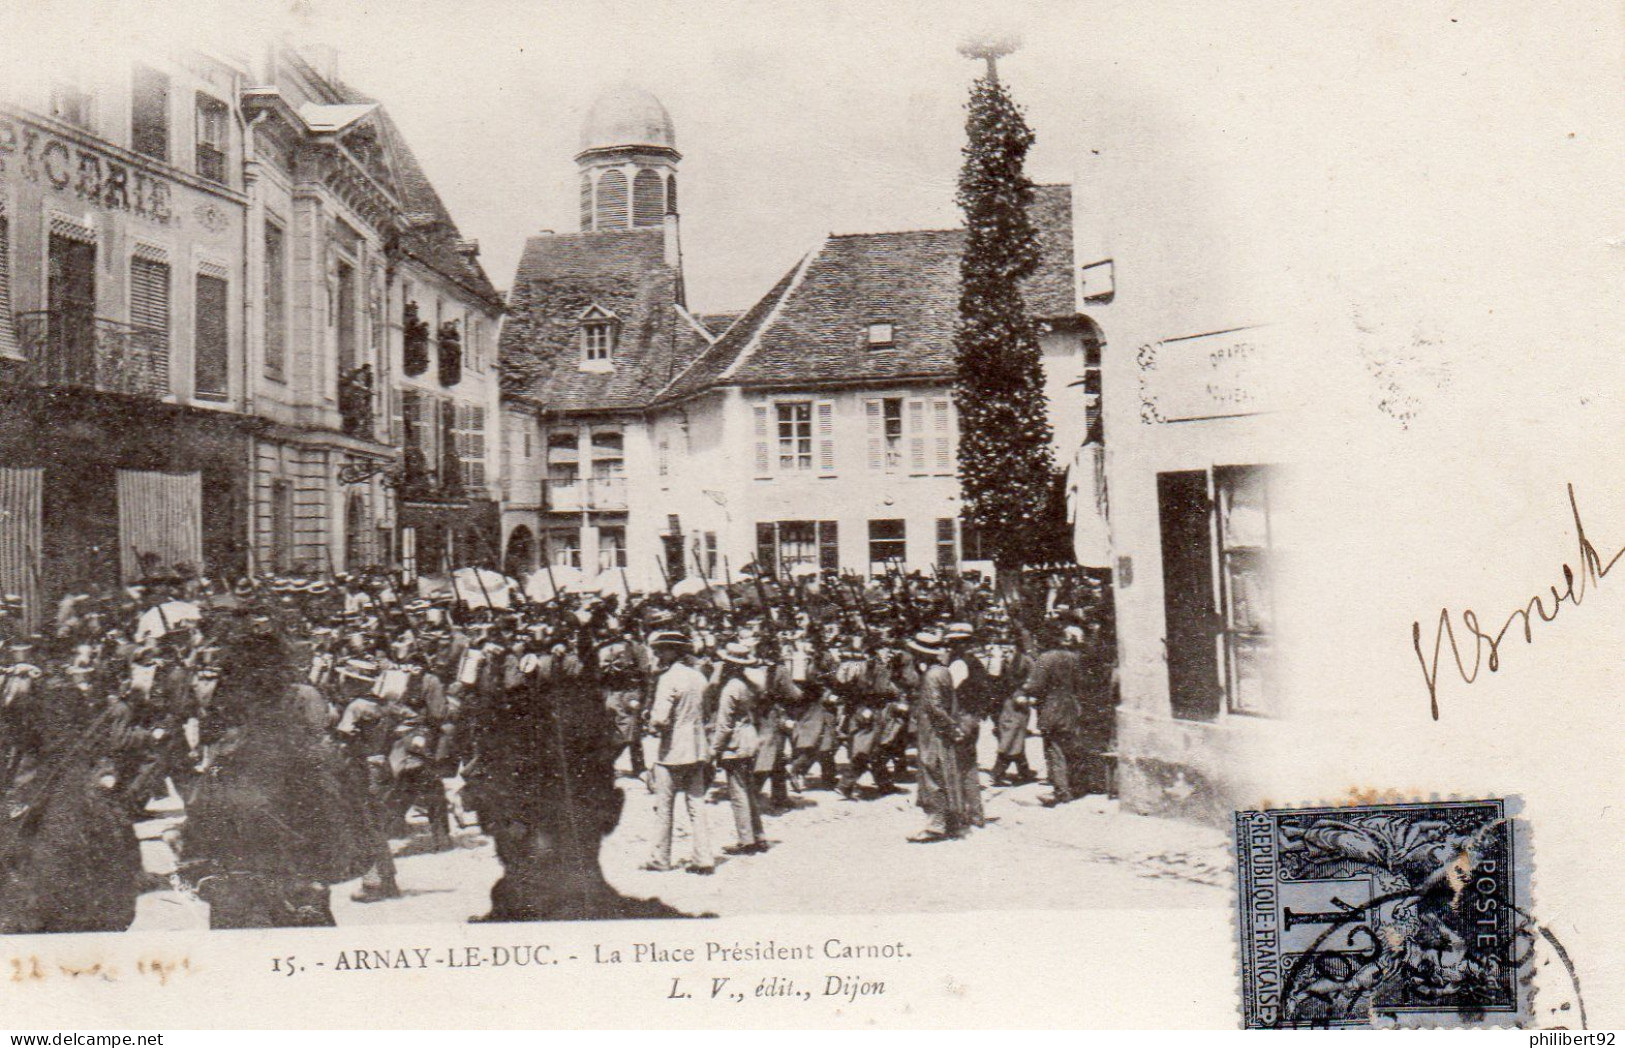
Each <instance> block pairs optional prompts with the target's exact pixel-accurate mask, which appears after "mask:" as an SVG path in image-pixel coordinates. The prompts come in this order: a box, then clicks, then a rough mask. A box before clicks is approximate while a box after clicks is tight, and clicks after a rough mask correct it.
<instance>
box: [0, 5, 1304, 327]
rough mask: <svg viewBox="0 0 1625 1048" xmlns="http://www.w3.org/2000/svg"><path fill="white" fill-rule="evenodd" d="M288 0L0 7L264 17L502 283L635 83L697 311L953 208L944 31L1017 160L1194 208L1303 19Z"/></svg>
mask: <svg viewBox="0 0 1625 1048" xmlns="http://www.w3.org/2000/svg"><path fill="white" fill-rule="evenodd" d="M307 6H308V12H309V13H308V16H307V17H306V18H304V19H303V20H295V19H292V18H291V17H289V16H288V15H287V14H286V13H285V12H286V8H285V7H284V6H283V5H282V4H281V3H280V2H270V3H267V2H265V0H213V2H205V0H145V2H141V3H136V2H135V0H129V2H117V0H30V3H29V4H28V5H26V6H25V7H21V8H13V9H11V11H10V12H9V13H10V14H11V15H12V16H13V17H19V16H20V13H21V12H25V11H26V16H27V17H31V18H33V19H34V20H36V21H39V22H42V23H48V24H49V26H50V28H51V30H52V32H53V33H54V34H55V35H56V39H55V40H54V41H52V42H50V43H48V44H47V45H46V46H45V47H44V48H43V50H44V51H47V52H49V51H53V50H54V51H58V52H73V53H77V54H84V53H87V52H90V53H93V52H94V50H95V48H97V47H101V48H106V47H108V46H111V45H110V43H109V41H118V40H122V39H124V38H125V36H126V35H128V34H131V33H133V34H144V35H146V36H148V37H149V38H152V37H155V38H160V39H173V40H177V41H183V42H185V41H198V42H204V43H209V42H214V41H227V42H228V44H229V46H238V47H243V46H245V45H246V44H247V42H248V41H249V40H250V39H251V34H264V33H271V32H278V31H285V30H287V29H290V28H298V29H299V30H300V31H301V32H302V33H304V34H305V35H306V36H307V37H309V38H311V39H315V40H318V41H320V42H323V43H326V44H328V45H331V46H333V47H336V48H337V49H338V51H339V69H340V74H341V76H342V77H343V78H344V79H346V80H347V81H349V82H351V83H352V84H354V85H355V86H356V87H358V88H360V89H362V90H364V91H366V92H367V93H369V94H371V95H372V96H373V97H376V98H379V99H380V100H382V101H383V103H384V104H385V105H386V106H387V107H388V109H389V110H390V112H391V114H392V115H393V116H394V118H395V120H396V121H397V122H398V123H399V124H400V126H401V127H402V128H403V130H404V131H405V133H406V135H407V136H408V139H409V140H410V142H411V143H412V146H413V149H414V150H415V152H416V153H417V154H418V157H419V159H420V160H421V162H422V163H423V165H424V167H425V168H426V170H427V171H428V173H429V176H430V178H431V179H432V180H433V181H434V183H435V185H436V186H437V188H438V189H439V190H440V192H441V194H442V196H443V197H444V199H445V201H446V203H447V204H448V206H449V207H450V209H451V211H452V213H453V215H454V217H455V218H456V220H457V221H458V223H459V225H460V227H461V228H462V230H463V232H464V234H465V235H466V236H469V237H473V238H476V239H478V240H479V241H480V243H481V245H482V258H483V261H484V263H485V265H486V267H487V269H488V271H489V273H490V275H491V277H492V279H493V281H494V282H495V283H496V284H497V285H498V286H499V287H504V288H505V287H507V286H508V285H509V284H510V283H511V281H512V276H513V271H514V268H515V265H516V263H517V260H518V256H519V252H520V250H521V249H522V246H523V243H524V238H525V237H526V236H527V235H529V234H532V233H535V232H538V231H540V230H544V229H552V230H557V231H560V232H566V231H572V230H574V229H575V228H576V225H577V198H576V193H577V189H576V181H575V177H574V175H575V170H576V169H575V165H574V160H573V157H574V154H575V152H576V148H577V139H578V135H579V132H580V126H581V123H582V119H583V117H584V115H585V113H586V111H587V109H588V107H589V106H590V105H591V103H592V101H593V99H594V98H595V97H596V96H597V95H598V94H599V93H600V92H602V91H604V90H606V89H607V88H609V87H611V86H613V85H615V84H617V83H621V82H627V81H629V82H631V83H634V84H636V85H638V86H641V87H644V88H646V89H647V90H649V91H651V92H653V93H654V94H655V95H656V96H657V97H659V98H660V99H661V100H662V101H663V102H664V103H665V105H666V107H667V109H668V110H669V111H670V112H671V114H672V118H673V120H674V122H675V126H676V132H677V140H678V147H679V149H680V150H681V151H682V152H683V154H684V160H683V162H682V166H681V184H682V211H683V215H682V218H683V242H684V249H685V263H686V269H687V276H688V287H689V290H690V298H691V301H692V302H693V303H694V304H695V305H696V306H697V307H698V308H701V309H705V310H723V309H742V308H744V307H746V306H748V305H749V304H750V303H751V302H753V301H754V300H755V299H756V298H757V297H758V296H759V295H760V294H761V293H763V292H764V291H765V290H766V289H767V288H768V287H770V286H771V285H772V284H773V283H774V282H775V281H776V280H777V278H778V277H779V276H780V275H781V274H783V273H784V272H785V271H786V270H788V269H789V268H790V267H791V266H793V265H794V264H795V262H796V261H797V259H798V258H799V257H800V256H801V255H802V254H803V253H804V252H806V251H807V250H808V249H809V248H810V247H811V246H812V245H813V243H814V242H815V241H816V239H817V238H818V237H820V236H822V235H824V234H827V233H831V232H836V233H846V232H870V231H881V230H895V229H919V228H943V227H947V226H953V225H957V224H958V222H959V214H958V210H957V208H956V206H955V204H954V201H953V193H954V186H955V179H956V175H957V171H958V167H959V162H960V147H961V145H962V143H963V140H964V103H965V99H966V97H967V93H968V90H969V87H970V84H971V81H972V80H973V78H974V77H975V76H976V75H978V74H979V72H980V71H981V64H980V63H979V62H975V61H972V60H968V59H966V58H964V57H962V56H961V55H960V54H959V53H958V46H959V45H960V44H961V43H962V42H963V41H964V40H966V39H967V38H968V37H970V36H972V35H975V34H978V33H986V32H989V31H994V32H998V33H1001V34H1015V35H1017V36H1019V38H1020V39H1021V41H1022V47H1021V49H1020V50H1019V51H1018V52H1017V53H1015V54H1014V55H1012V56H1010V57H1008V58H1007V59H1005V60H1004V61H1003V63H1002V66H1001V70H1002V75H1003V77H1004V79H1005V81H1006V82H1007V83H1008V84H1009V86H1010V88H1011V90H1012V92H1013V94H1014V95H1015V97H1016V99H1017V100H1018V101H1019V102H1020V103H1021V104H1022V105H1024V106H1025V107H1026V109H1027V114H1028V119H1029V122H1030V123H1031V125H1032V126H1033V128H1034V130H1035V131H1036V133H1037V144H1036V146H1035V147H1034V149H1033V151H1032V153H1031V155H1030V157H1029V168H1028V169H1029V173H1030V174H1031V175H1032V176H1033V177H1034V178H1035V179H1037V180H1039V181H1043V182H1064V181H1072V180H1073V178H1074V176H1075V174H1076V173H1077V172H1078V171H1079V169H1080V165H1083V164H1086V163H1088V162H1097V163H1099V162H1105V163H1115V164H1118V165H1119V168H1120V170H1124V171H1128V172H1131V173H1132V176H1131V177H1132V178H1134V179H1135V180H1137V181H1139V182H1140V183H1142V184H1147V183H1150V184H1160V185H1166V186H1167V187H1168V188H1169V189H1170V191H1171V192H1172V194H1173V195H1174V196H1176V197H1177V196H1181V195H1183V196H1186V197H1189V198H1191V199H1193V200H1195V201H1197V202H1198V203H1199V204H1200V205H1202V206H1206V205H1207V204H1208V203H1209V200H1208V199H1207V197H1208V194H1210V193H1211V192H1213V191H1214V190H1213V188H1212V187H1213V186H1216V185H1219V184H1220V183H1222V182H1223V181H1225V179H1226V177H1227V176H1225V175H1223V174H1219V173H1217V172H1221V171H1222V170H1223V169H1224V167H1225V165H1226V164H1227V163H1231V162H1233V161H1234V160H1235V159H1236V158H1237V157H1238V156H1240V155H1242V154H1243V153H1245V152H1246V151H1247V150H1249V149H1252V148H1253V146H1254V145H1256V144H1257V135H1256V134H1255V132H1256V131H1257V130H1258V129H1263V130H1264V131H1265V135H1264V137H1265V138H1266V139H1267V138H1268V137H1269V136H1270V134H1272V133H1274V132H1271V131H1270V129H1271V128H1276V129H1277V130H1278V129H1279V126H1280V121H1279V119H1278V118H1277V115H1276V114H1278V113H1279V111H1280V105H1279V102H1280V101H1281V100H1282V99H1283V98H1284V97H1287V96H1288V95H1289V94H1290V92H1291V91H1292V90H1293V87H1292V85H1291V84H1290V82H1289V80H1287V79H1283V78H1280V77H1274V78H1273V82H1267V81H1271V80H1272V76H1271V70H1272V69H1274V68H1275V66H1276V65H1277V64H1278V62H1279V59H1280V58H1281V57H1282V54H1283V48H1282V44H1281V40H1280V37H1281V34H1282V33H1285V34H1286V36H1287V37H1289V38H1290V37H1292V36H1294V35H1296V36H1297V37H1299V38H1300V44H1301V42H1302V40H1305V39H1312V38H1313V35H1312V34H1313V27H1312V26H1310V25H1309V24H1308V23H1307V22H1305V23H1304V24H1303V25H1302V26H1299V25H1297V22H1298V21H1301V20H1300V19H1297V18H1296V16H1295V15H1294V14H1293V12H1294V10H1295V8H1294V7H1293V6H1292V5H1283V4H1265V3H1258V2H1254V0H1247V2H1245V3H1241V4H1223V5H1216V4H1211V3H1207V2H1201V3H1196V2H1189V0H1169V2H1165V3H1159V4H1155V5H1147V4H1141V3H1129V2H1125V0H1005V2H1002V3H999V4H997V5H992V4H987V3H985V2H968V0H778V2H765V0H707V2H704V3H696V2H676V0H591V2H588V0H555V2H551V3H538V2H525V0H389V2H388V3H384V2H379V0H307ZM4 11H6V8H5V7H4V5H0V12H4ZM990 12H993V13H992V14H990ZM1261 19H1262V20H1264V22H1269V23H1272V25H1264V23H1263V22H1261V21H1260V20H1261ZM1253 25H1261V26H1263V28H1262V29H1260V31H1258V32H1254V31H1251V30H1250V28H1249V27H1250V26H1253ZM1300 29H1302V30H1303V31H1302V32H1299V30H1300ZM1288 57H1290V56H1288ZM1148 131H1150V132H1152V133H1150V134H1148V133H1147V132H1148ZM1229 181H1231V182H1236V181H1244V179H1237V178H1229ZM1198 182H1199V183H1200V185H1198V184H1197V183H1198Z"/></svg>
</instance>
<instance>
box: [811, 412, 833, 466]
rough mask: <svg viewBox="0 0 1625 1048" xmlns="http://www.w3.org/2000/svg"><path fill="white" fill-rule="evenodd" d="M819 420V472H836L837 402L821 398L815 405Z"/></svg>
mask: <svg viewBox="0 0 1625 1048" xmlns="http://www.w3.org/2000/svg"><path fill="white" fill-rule="evenodd" d="M813 413H814V415H815V416H816V418H817V420H818V472H820V473H834V472H835V402H834V401H833V400H820V401H818V403H817V404H815V405H813Z"/></svg>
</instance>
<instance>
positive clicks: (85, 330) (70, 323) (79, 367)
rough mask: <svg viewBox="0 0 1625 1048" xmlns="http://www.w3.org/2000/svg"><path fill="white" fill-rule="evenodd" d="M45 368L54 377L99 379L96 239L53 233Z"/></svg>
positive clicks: (76, 381)
mask: <svg viewBox="0 0 1625 1048" xmlns="http://www.w3.org/2000/svg"><path fill="white" fill-rule="evenodd" d="M48 267H49V272H48V276H47V280H46V308H47V309H49V310H50V313H49V321H50V326H49V328H48V331H47V336H46V338H47V347H46V354H47V358H46V360H45V362H44V363H45V373H46V375H47V376H48V377H49V379H50V381H52V382H61V383H64V384H67V385H79V386H92V387H94V386H95V384H96V364H97V361H96V245H95V244H94V243H91V242H89V241H85V240H80V239H78V238H77V237H72V236H64V235H62V234H61V233H52V234H51V241H50V256H49V261H48Z"/></svg>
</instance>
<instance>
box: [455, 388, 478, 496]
mask: <svg viewBox="0 0 1625 1048" xmlns="http://www.w3.org/2000/svg"><path fill="white" fill-rule="evenodd" d="M457 422H458V432H457V457H458V458H459V459H460V460H461V461H462V473H463V487H464V488H465V489H466V490H467V491H468V492H469V493H470V494H475V493H477V492H478V491H479V489H481V488H483V487H485V406H484V405H482V404H459V405H457Z"/></svg>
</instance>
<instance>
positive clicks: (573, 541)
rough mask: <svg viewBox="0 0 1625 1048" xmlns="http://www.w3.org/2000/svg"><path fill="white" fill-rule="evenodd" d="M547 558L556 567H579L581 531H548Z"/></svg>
mask: <svg viewBox="0 0 1625 1048" xmlns="http://www.w3.org/2000/svg"><path fill="white" fill-rule="evenodd" d="M547 559H548V561H549V562H550V563H551V564H552V565H553V566H554V567H556V568H579V567H581V532H579V531H576V530H574V529H571V530H569V531H551V532H548V535H547Z"/></svg>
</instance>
